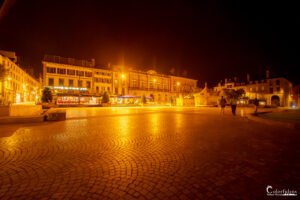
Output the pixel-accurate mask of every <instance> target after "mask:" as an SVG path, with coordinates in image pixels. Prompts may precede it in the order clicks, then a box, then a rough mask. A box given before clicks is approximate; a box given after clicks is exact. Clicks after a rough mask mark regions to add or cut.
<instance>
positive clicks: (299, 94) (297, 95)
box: [292, 85, 300, 107]
mask: <svg viewBox="0 0 300 200" xmlns="http://www.w3.org/2000/svg"><path fill="white" fill-rule="evenodd" d="M292 95H293V96H292V100H293V103H294V106H297V107H300V85H296V86H295V87H294V88H293V94H292Z"/></svg>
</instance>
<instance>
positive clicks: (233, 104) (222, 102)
mask: <svg viewBox="0 0 300 200" xmlns="http://www.w3.org/2000/svg"><path fill="white" fill-rule="evenodd" d="M226 103H227V102H226V99H225V98H224V97H223V96H222V97H221V99H220V106H221V114H224V110H225V106H226ZM229 103H230V106H231V112H232V114H233V115H234V116H235V114H236V106H237V99H236V98H231V99H230V102H229Z"/></svg>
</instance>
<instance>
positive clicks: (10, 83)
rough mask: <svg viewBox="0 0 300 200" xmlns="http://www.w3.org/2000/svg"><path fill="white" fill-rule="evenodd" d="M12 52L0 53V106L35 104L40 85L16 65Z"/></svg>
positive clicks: (38, 96) (38, 98)
mask: <svg viewBox="0 0 300 200" xmlns="http://www.w3.org/2000/svg"><path fill="white" fill-rule="evenodd" d="M16 61H17V57H16V55H15V53H14V52H6V51H0V105H8V104H13V103H29V102H31V103H36V102H38V101H39V100H40V89H41V84H40V82H39V81H37V80H36V79H34V78H33V77H32V76H30V75H29V74H28V73H27V72H25V71H24V70H23V69H22V68H21V67H20V66H18V65H17V64H16Z"/></svg>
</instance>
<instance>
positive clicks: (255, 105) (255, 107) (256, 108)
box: [253, 98, 259, 113]
mask: <svg viewBox="0 0 300 200" xmlns="http://www.w3.org/2000/svg"><path fill="white" fill-rule="evenodd" d="M253 104H254V112H255V113H257V110H258V105H259V103H258V100H257V98H255V99H254V101H253Z"/></svg>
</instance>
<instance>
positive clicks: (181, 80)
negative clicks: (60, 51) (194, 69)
mask: <svg viewBox="0 0 300 200" xmlns="http://www.w3.org/2000/svg"><path fill="white" fill-rule="evenodd" d="M42 63H43V85H44V87H49V88H51V89H52V91H53V94H54V96H55V98H56V99H57V103H58V104H78V103H83V104H99V103H100V102H101V97H102V95H103V94H104V92H107V93H108V94H109V95H110V96H111V100H112V102H113V103H117V102H123V103H134V102H138V101H140V99H141V98H142V97H143V96H144V97H146V98H147V99H148V100H149V101H152V102H156V103H167V102H171V101H172V99H174V101H175V99H176V98H179V97H183V96H184V95H187V94H190V93H192V92H193V91H194V90H195V89H196V87H197V80H194V79H189V78H185V77H177V76H170V75H165V74H159V73H157V72H156V71H154V70H149V71H147V72H144V71H137V70H122V69H120V68H118V67H115V68H114V69H110V70H108V69H101V68H98V67H96V66H95V63H94V61H93V62H92V61H80V60H74V59H69V58H62V57H58V56H45V58H44V60H43V62H42ZM79 99H80V100H79Z"/></svg>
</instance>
